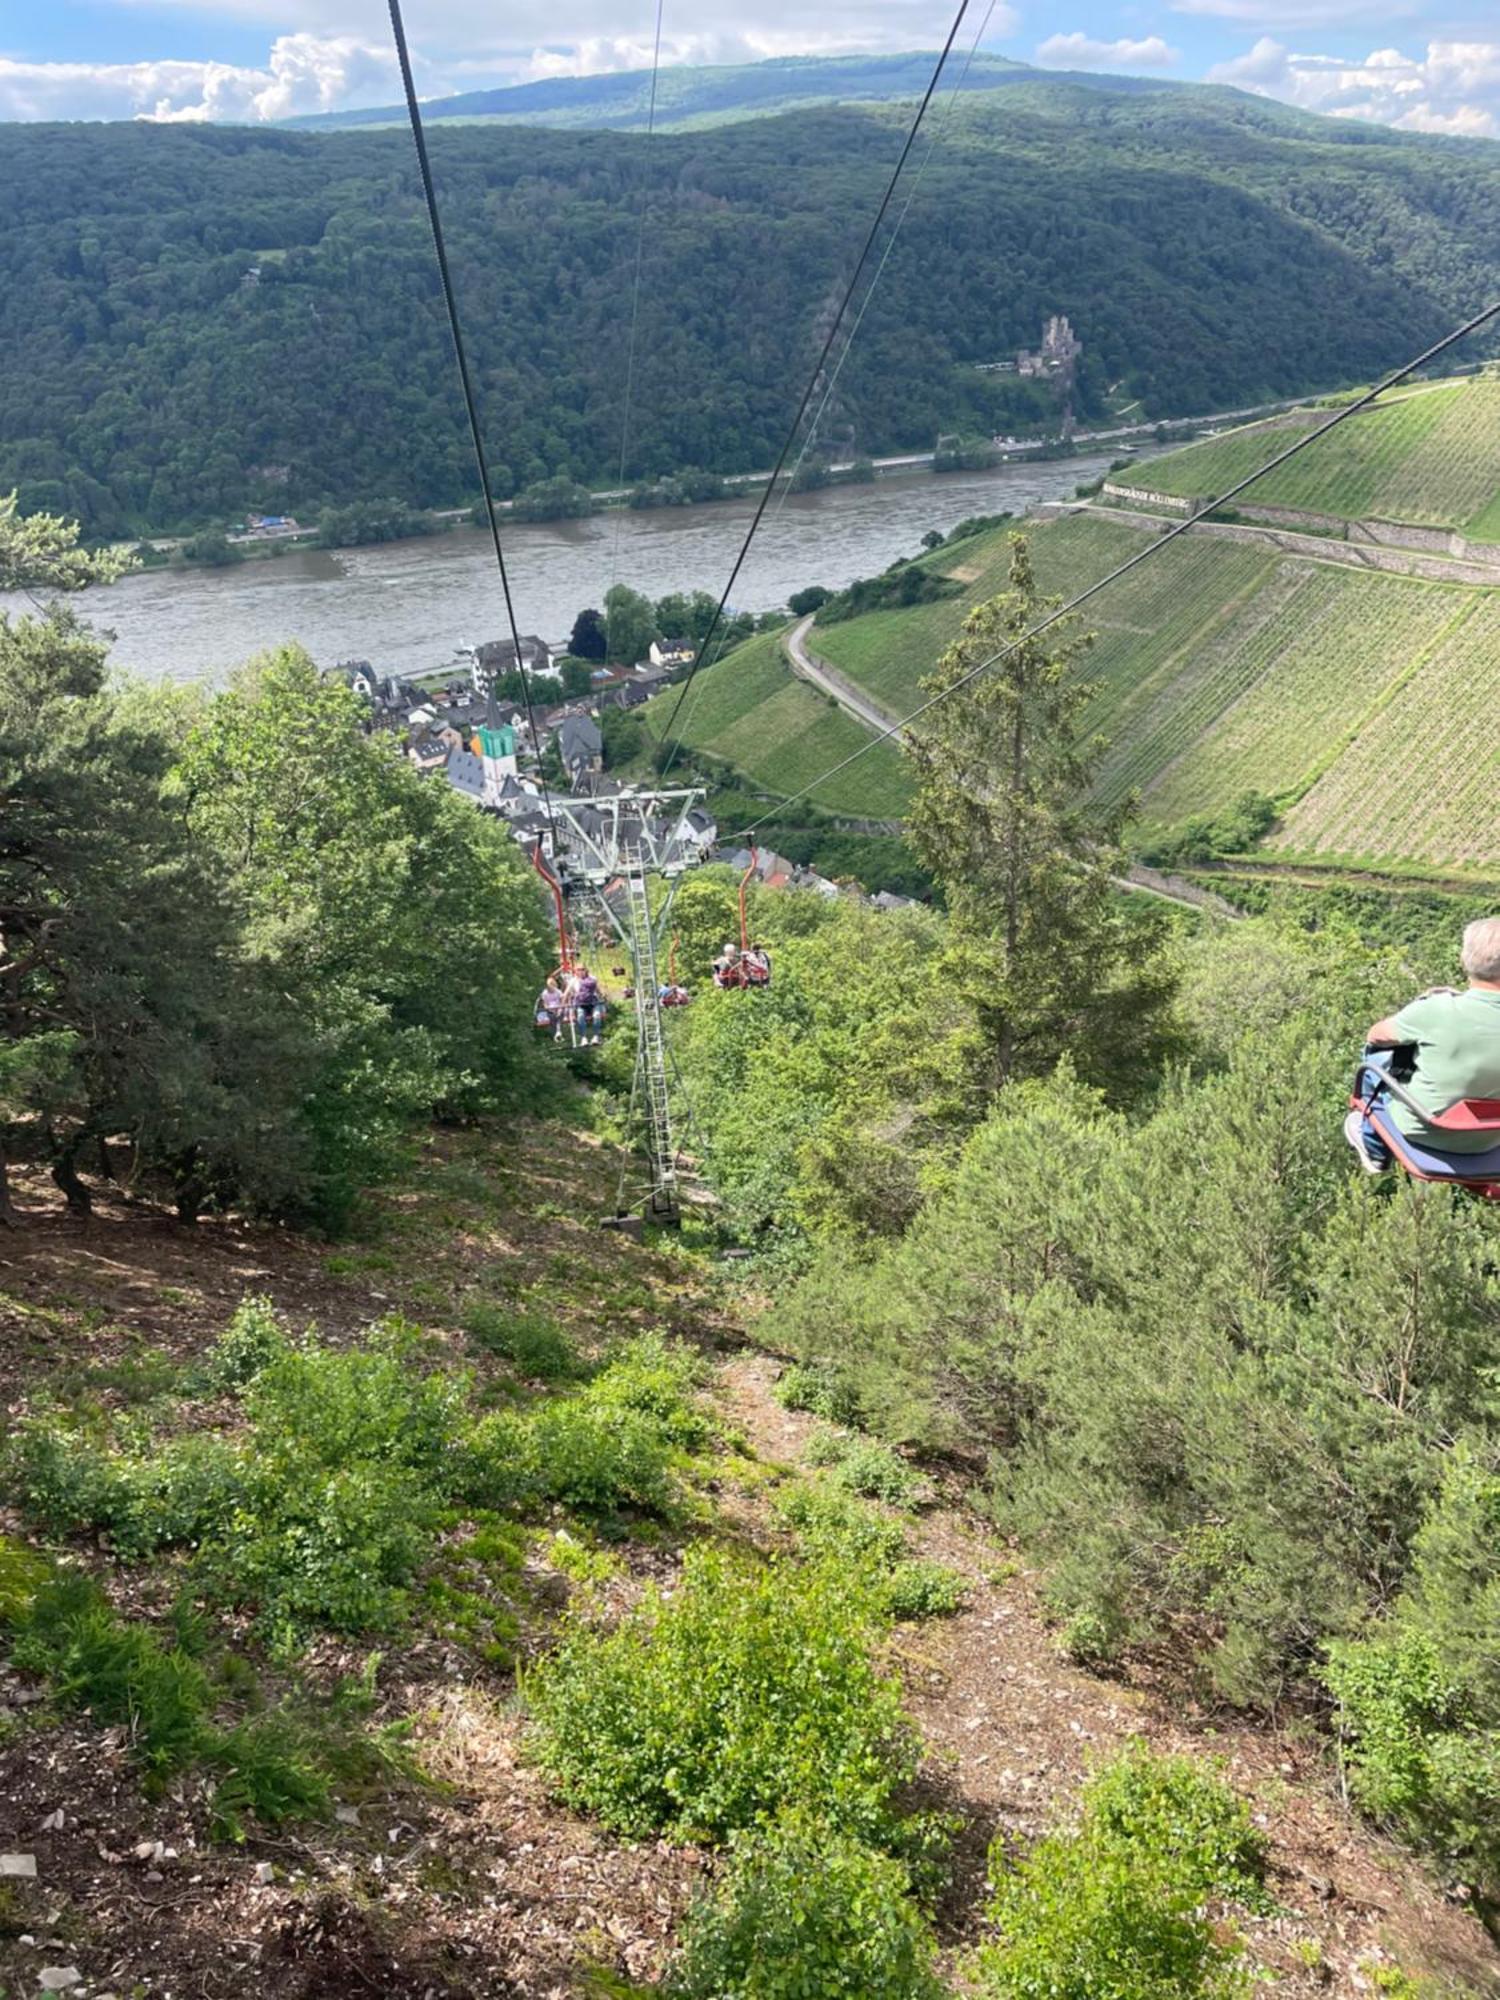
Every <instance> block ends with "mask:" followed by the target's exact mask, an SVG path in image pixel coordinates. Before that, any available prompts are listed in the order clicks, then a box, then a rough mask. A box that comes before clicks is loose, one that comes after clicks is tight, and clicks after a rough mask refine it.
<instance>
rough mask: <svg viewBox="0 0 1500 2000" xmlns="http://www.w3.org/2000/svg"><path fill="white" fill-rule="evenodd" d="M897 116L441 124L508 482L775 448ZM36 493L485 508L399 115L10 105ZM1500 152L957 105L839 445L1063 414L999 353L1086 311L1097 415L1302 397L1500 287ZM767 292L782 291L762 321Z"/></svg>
mask: <svg viewBox="0 0 1500 2000" xmlns="http://www.w3.org/2000/svg"><path fill="white" fill-rule="evenodd" d="M905 116H906V112H905V108H904V107H901V106H894V107H891V106H865V107H859V108H855V107H845V108H842V109H823V110H813V111H806V112H798V113H794V114H790V115H787V116H784V117H780V118H775V119H769V118H768V119H758V120H753V121H750V122H747V123H745V124H741V125H736V126H731V127H727V128H721V129H717V130H704V131H694V132H688V133H682V134H658V135H657V137H656V138H655V139H654V140H653V141H652V142H651V144H650V146H649V147H648V146H646V145H645V144H643V142H642V141H641V140H639V139H638V138H634V137H632V136H630V135H627V134H616V133H590V132H545V131H536V130H518V129H514V128H509V127H506V128H500V129H476V128H473V127H460V128H449V129H440V130H437V131H435V132H434V133H433V135H432V148H433V156H434V162H435V168H436V174H437V179H438V184H439V194H440V197H441V199H442V201H443V204H444V210H445V218H446V226H447V230H448V235H449V242H450V249H451V252H452V257H453V261H454V265H455V269H456V272H457V276H458V283H459V289H460V294H461V303H462V306H463V309H464V312H465V315H466V319H467V332H468V337H469V340H470V343H471V346H472V348H473V352H474V358H475V361H476V365H477V369H478V374H479V380H480V387H481V394H482V399H483V403H484V415H485V419H486V426H487V430H488V433H489V435H490V437H491V439H492V440H494V441H495V443H494V462H493V463H492V465H491V468H490V475H491V482H492V485H493V487H494V489H495V491H496V492H497V493H499V494H500V495H502V496H504V497H509V496H510V495H512V494H514V493H518V492H521V491H523V490H524V489H526V488H528V487H531V486H534V485H535V484H536V483H537V482H539V481H545V480H553V479H565V480H570V481H581V482H583V483H585V484H593V485H596V486H597V485H603V484H610V485H613V484H615V483H617V481H618V478H619V474H620V469H621V468H620V443H621V440H620V423H619V412H620V402H621V393H622V372H621V371H622V368H623V346H624V342H623V340H622V337H621V335H622V328H623V326H624V324H625V322H626V321H627V319H628V317H629V312H630V289H631V275H632V272H633V270H634V260H635V249H636V240H637V221H638V217H639V215H640V213H641V209H642V205H643V204H644V210H645V218H646V229H645V236H644V263H643V273H642V276H643V283H642V292H641V309H640V341H639V355H638V362H637V374H636V383H635V390H634V395H633V399H632V406H633V408H634V410H635V412H636V416H635V421H634V423H633V425H632V436H631V438H630V440H629V448H628V451H627V455H626V465H625V476H626V479H627V481H629V482H643V481H645V482H650V481H655V480H659V479H661V478H663V477H666V476H668V475H672V474H675V473H676V472H678V471H679V470H680V469H681V468H683V467H686V466H694V467H699V468H702V469H703V470H704V471H705V472H708V473H726V472H741V471H747V470H754V469H756V468H759V467H763V466H765V465H768V464H769V463H770V462H771V461H772V459H773V458H774V456H775V452H776V449H777V448H778V446H779V444H780V441H781V436H782V433H783V431H784V428H785V426H786V424H787V422H788V421H789V419H790V416H791V414H792V411H793V409H794V408H795V404H796V399H797V394H798V390H799V387H800V382H801V378H802V375H803V372H804V370H805V368H806V366H807V364H808V360H809V358H810V356H811V354H812V352H813V349H814V346H815V344H816V335H817V330H818V329H819V327H820V326H821V325H822V323H823V322H822V319H821V315H823V314H824V312H825V310H826V309H827V302H828V300H829V299H830V297H832V296H836V293H837V288H838V286H839V285H840V284H841V283H842V282H843V280H844V278H845V277H846V276H847V273H848V270H849V267H850V263H851V260H852V258H853V256H854V253H855V247H856V245H857V244H858V242H859V240H860V238H861V235H862V233H863V228H864V225H865V220H866V218H867V217H868V216H869V215H870V214H871V213H873V211H874V207H875V204H876V201H877V199H878V195H879V192H880V189H881V186H882V185H883V182H884V177H885V175H886V174H887V172H888V170H889V167H890V165H891V163H892V161H893V160H894V157H895V155H896V152H897V150H898V147H899V143H900V134H901V129H902V122H903V120H904V118H905ZM0 231H3V235H4V241H5V244H6V268H7V277H8V283H7V284H6V286H5V287H4V289H3V292H0V343H3V351H4V353H5V357H6V366H5V368H4V370H3V371H0V490H5V489H6V488H8V487H9V486H11V485H12V484H14V485H18V486H19V489H20V505H21V509H22V511H23V512H24V513H32V512H36V511H47V512H51V513H57V514H66V515H68V516H70V517H73V518H77V519H79V520H81V521H82V522H83V524H84V527H85V531H86V533H88V534H89V535H90V536H94V537H107V536H117V535H121V534H125V533H130V532H136V533H138V532H143V531H146V530H153V531H157V532H165V531H170V530H173V529H185V530H186V529H191V528H194V527H198V526H202V525H206V524H210V523H212V524H215V525H219V526H222V525H223V524H224V523H225V522H227V521H229V520H231V519H234V518H237V517H239V516H242V515H243V514H244V513H245V512H246V511H247V510H250V509H265V510H266V511H270V512H278V513H279V512H284V511H287V510H296V511H300V512H303V513H307V514H314V513H316V512H317V511H318V510H320V509H322V508H325V507H347V506H349V505H351V504H352V503H354V502H357V501H360V500H363V499H368V498H371V497H373V496H379V497H381V498H382V499H391V500H395V501H399V502H401V503H404V504H405V505H408V506H440V505H441V506H462V505H468V504H471V503H472V502H473V501H474V499H475V498H476V495H475V491H474V487H475V478H474V472H473V466H472V461H471V458H470V451H469V445H468V442H467V439H466V436H465V432H464V428H463V422H462V415H461V411H460V408H459V405H458V403H457V401H456V398H455V391H454V384H453V379H452V365H451V358H450V351H449V347H448V337H447V333H446V329H445V327H444V325H443V321H442V316H441V307H440V303H439V300H438V297H437V294H436V289H435V283H436V280H435V273H434V269H433V262H432V249H431V241H430V237H429V234H428V230H427V223H426V218H425V215H424V214H423V211H422V206H421V202H420V197H419V190H418V185H417V180H416V174H415V169H414V164H413V159H412V153H411V146H410V140H409V138H408V136H407V135H406V133H404V132H402V131H400V130H382V131H362V132H340V133H330V134H310V133H299V132H288V131H251V130H234V129H229V128H216V127H208V126H199V127H188V126H156V125H149V124H139V125H92V126H89V125H73V126H47V125H41V126H36V125H33V126H17V125H12V126H7V127H0ZM1497 242H1500V153H1497V152H1496V150H1495V149H1493V148H1489V147H1485V146H1482V145H1478V144H1468V145H1464V146H1459V145H1458V144H1456V143H1454V142H1449V141H1443V140H1437V139H1427V138H1421V137H1417V136H1414V135H1405V134H1399V135H1398V134H1396V133H1390V132H1380V133H1376V132H1372V131H1367V130H1361V131H1359V132H1357V133H1356V132H1354V131H1351V130H1349V129H1348V128H1347V127H1341V126H1339V125H1338V124H1337V123H1336V122H1334V121H1328V122H1327V123H1326V125H1325V124H1322V123H1318V122H1315V121H1310V120H1292V119H1290V118H1289V117H1288V116H1287V115H1286V114H1283V113H1281V112H1279V111H1275V110H1272V109H1271V108H1267V107H1257V106H1255V105H1252V104H1249V103H1247V102H1245V101H1243V100H1238V99H1236V98H1234V97H1233V96H1232V95H1230V94H1227V93H1192V92H1185V93H1182V94H1174V95H1171V96H1164V97H1163V96H1148V97H1141V96H1132V95H1129V94H1125V93H1115V92H1111V91H1109V90H1101V89H1086V90H1085V89H1080V88H1078V87H1076V86H1071V85H1068V84H1063V83H1057V84H1050V85H1043V84H1036V85H1031V84H1027V85H1025V86H1024V87H1016V88H1013V89H1011V90H1008V91H1007V92H1005V93H1004V94H1003V98H996V99H976V100H971V101H968V102H966V103H964V104H963V105H961V106H959V107H958V108H957V109H956V110H955V112H954V114H953V115H952V116H951V117H949V118H948V119H947V120H946V121H945V123H944V126H943V130H942V135H941V138H940V140H939V142H938V144H937V146H936V149H935V151H934V153H933V155H932V158H931V161H930V164H929V165H928V167H927V169H926V171H925V172H924V175H923V179H922V182H921V186H920V189H919V191H918V193H917V197H916V200H915V202H914V204H913V207H912V211H911V214H910V217H909V218H908V221H907V224H906V226H905V228H904V229H903V230H902V232H901V234H900V236H899V237H898V238H897V240H896V243H895V246H894V249H893V252H892V254H891V257H890V261H889V265H888V267H887V269H886V271H885V274H884V276H883V278H882V281H881V284H880V287H879V289H878V290H877V291H876V293H875V295H874V298H873V300H872V302H871V305H870V307H869V310H868V312H867V314H866V315H865V318H864V321H863V324H862V326H861V330H860V338H859V341H858V343H857V344H856V345H855V347H854V348H853V350H852V351H851V355H850V359H849V363H848V366H847V367H846V368H845V369H844V370H843V371H842V374H841V376H840V378H839V394H838V397H837V400H836V407H834V408H833V409H831V410H830V412H829V416H828V418H827V420H826V425H825V436H826V438H827V440H828V441H829V443H830V445H832V446H833V447H835V448H836V449H838V450H839V451H841V452H843V451H847V450H851V449H852V450H854V451H856V452H859V453H878V452H882V451H892V450H897V449H902V448H907V447H912V446H918V447H921V446H928V445H931V443H932V442H933V439H934V438H935V437H936V435H937V434H938V433H939V432H940V431H941V432H964V433H977V434H980V435H988V434H989V433H990V432H991V431H995V430H998V429H1002V428H1009V427H1011V426H1013V425H1015V424H1018V423H1024V422H1027V421H1030V420H1035V419H1036V418H1037V417H1038V416H1039V415H1041V416H1044V417H1045V415H1046V411H1045V410H1042V411H1040V412H1039V411H1038V409H1037V407H1036V399H1037V396H1038V395H1039V394H1041V395H1042V396H1043V401H1044V402H1045V401H1046V400H1047V396H1048V394H1050V391H1046V390H1045V389H1044V388H1042V387H1041V386H1040V385H1038V384H1036V383H1034V382H1030V381H1027V382H1022V381H1020V380H1018V378H1017V377H1016V376H1014V375H1005V374H1001V373H996V372H991V371H990V367H989V365H990V364H992V363H995V362H997V361H1003V360H1007V359H1013V358H1014V355H1015V353H1016V350H1017V349H1018V348H1020V347H1021V346H1024V345H1034V344H1035V342H1036V340H1037V338H1038V336H1039V334H1040V331H1041V326H1042V321H1043V319H1044V317H1045V316H1046V315H1047V314H1048V313H1052V312H1065V313H1067V314H1068V315H1070V317H1071V319H1072V321H1073V324H1074V326H1075V328H1076V330H1077V331H1078V333H1079V335H1080V337H1081V338H1082V340H1083V343H1084V351H1083V357H1082V362H1081V364H1080V373H1079V379H1078V383H1077V390H1076V396H1077V403H1078V409H1079V413H1080V414H1081V415H1082V416H1084V417H1088V416H1090V415H1096V414H1099V413H1101V412H1102V410H1103V409H1104V407H1105V397H1106V390H1107V388H1108V387H1110V386H1113V385H1119V387H1120V389H1121V391H1122V393H1123V394H1124V395H1125V396H1126V397H1127V398H1129V399H1139V400H1140V402H1141V405H1142V408H1143V411H1144V413H1145V414H1147V415H1148V416H1158V415H1162V416H1164V415H1176V414H1184V413H1188V412H1193V411H1206V410H1211V409H1216V408H1225V407H1228V406H1232V405H1241V404H1245V403H1249V402H1254V401H1256V400H1258V399H1261V398H1265V397H1279V396H1289V395H1295V394H1303V393H1307V392H1311V391H1314V390H1318V389H1324V388H1331V387H1334V386H1337V385H1339V384H1342V383H1345V382H1347V381H1349V380H1350V379H1351V378H1352V379H1358V378H1361V377H1367V376H1368V375H1370V374H1372V373H1373V372H1375V371H1376V370H1378V369H1381V368H1384V367H1386V366H1388V365H1390V364H1392V363H1394V362H1396V361H1397V360H1399V359H1401V358H1404V357H1405V356H1406V355H1407V354H1409V353H1410V352H1411V351H1412V350H1413V349H1414V348H1415V347H1418V346H1420V345H1421V343H1422V342H1423V341H1424V340H1426V339H1429V338H1431V337H1434V336H1436V335H1437V334H1438V333H1439V332H1440V331H1442V330H1443V328H1444V326H1445V325H1446V324H1447V323H1451V321H1452V320H1453V319H1455V318H1456V317H1457V316H1458V314H1459V313H1460V312H1461V311H1464V310H1468V309H1470V308H1472V306H1473V305H1474V304H1475V303H1476V302H1477V299H1478V295H1479V294H1480V293H1481V292H1487V291H1490V290H1493V282H1492V281H1493V278H1494V275H1495V269H1496V262H1497V253H1496V250H1495V247H1494V246H1495V245H1496V243H1497ZM752 302H753V310H752Z"/></svg>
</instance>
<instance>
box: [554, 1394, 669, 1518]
mask: <svg viewBox="0 0 1500 2000" xmlns="http://www.w3.org/2000/svg"><path fill="white" fill-rule="evenodd" d="M526 1438H527V1449H528V1452H529V1458H528V1462H527V1465H528V1485H529V1488H530V1490H531V1492H532V1493H533V1494H534V1495H535V1496H536V1497H538V1498H540V1499H543V1500H560V1501H562V1502H563V1503H564V1504H565V1505H567V1506H570V1507H580V1508H582V1509H584V1510H585V1511H586V1512H591V1513H605V1512H612V1511H613V1510H615V1509H617V1508H620V1507H639V1508H641V1509H642V1510H643V1511H644V1512H646V1513H654V1514H662V1513H667V1512H669V1511H670V1509H671V1506H672V1500H673V1485H672V1478H671V1464H672V1451H671V1447H670V1445H669V1444H668V1443H667V1442H666V1440H665V1439H664V1438H663V1436H662V1432H661V1430H660V1428H659V1427H658V1425H657V1423H656V1422H655V1420H654V1419H653V1418H651V1417H649V1416H645V1415H643V1414H642V1413H641V1412H640V1411H638V1410H630V1409H611V1408H610V1407H609V1406H608V1405H607V1404H606V1405H604V1406H601V1405H600V1404H599V1403H597V1402H595V1401H593V1400H592V1399H590V1398H588V1397H586V1396H579V1397H571V1398H568V1399H567V1400H565V1401H560V1402H555V1403H545V1404H543V1405H542V1407H541V1408H540V1409H538V1410H537V1411H536V1412H535V1414H534V1415H533V1416H532V1417H531V1419H530V1421H529V1423H528V1425H527V1427H526Z"/></svg>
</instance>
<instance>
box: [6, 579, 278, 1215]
mask: <svg viewBox="0 0 1500 2000" xmlns="http://www.w3.org/2000/svg"><path fill="white" fill-rule="evenodd" d="M166 720H167V717H166V716H164V715H163V714H162V713H161V703H160V701H159V700H157V699H153V698H151V697H148V696H146V695H134V696H130V695H127V696H124V697H118V696H114V695H111V694H110V693H108V692H107V691H106V690H105V688H104V648H103V646H102V644H101V643H100V642H99V641H98V640H96V639H95V638H94V637H93V636H92V635H91V634H89V633H88V632H87V631H86V630H85V629H84V628H82V627H80V626H79V624H78V623H77V621H76V620H75V619H74V618H73V617H72V616H71V614H69V613H67V612H64V611H60V610H55V611H53V612H51V613H50V614H48V615H47V616H46V617H44V618H42V619H23V620H21V621H19V622H18V623H16V624H11V623H9V622H8V621H6V620H3V619H0V773H3V778H0V818H3V821H4V825H5V838H4V842H3V846H0V1121H6V1122H9V1123H10V1124H11V1125H12V1127H14V1124H15V1122H16V1121H18V1120H24V1121H25V1129H26V1130H27V1132H28V1135H29V1137H30V1139H31V1141H32V1143H33V1144H35V1143H38V1142H39V1143H40V1144H41V1145H42V1147H43V1149H44V1153H45V1157H47V1158H48V1159H49V1161H50V1163H51V1166H52V1172H53V1178H54V1179H55V1180H56V1182H57V1184H58V1186H59V1187H61V1188H62V1189H63V1191H64V1193H65V1194H66V1196H67V1199H68V1202H69V1204H70V1206H72V1207H74V1208H75V1209H78V1210H80V1211H86V1210H87V1208H88V1206H89V1200H90V1197H89V1191H88V1187H87V1184H86V1183H85V1182H84V1181H83V1180H82V1178H81V1176H80V1171H79V1169H80V1163H83V1164H85V1165H87V1166H89V1167H92V1166H93V1165H94V1164H95V1161H96V1159H99V1158H101V1157H102V1149H103V1145H104V1141H105V1139H106V1138H107V1137H123V1138H124V1139H125V1140H126V1141H127V1142H128V1146H129V1149H130V1150H129V1156H128V1158H129V1164H130V1167H131V1169H132V1171H134V1172H136V1173H140V1172H143V1171H156V1170H163V1171H165V1172H166V1173H168V1175H169V1176H170V1177H171V1179H172V1180H173V1181H174V1183H175V1184H176V1186H177V1188H178V1191H179V1196H180V1198H181V1200H182V1202H183V1205H184V1206H185V1207H188V1208H195V1207H197V1206H199V1205H201V1203H202V1201H203V1200H204V1199H206V1198H207V1197H208V1195H209V1194H210V1193H215V1192H218V1193H223V1192H225V1191H233V1192H249V1193H251V1194H253V1195H254V1196H257V1197H262V1196H268V1195H284V1194H285V1193H286V1192H287V1190H288V1189H290V1188H294V1187H295V1186H296V1185H297V1183H298V1180H299V1176H300V1173H301V1169H302V1165H303V1160H302V1149H301V1146H300V1140H299V1136H298V1130H297V1122H298V1110H297V1096H298V1091H299V1086H300V1084H301V1083H302V1081H303V1080H304V1076H303V1070H302V1066H301V1065H300V1063H299V1060H298V1053H297V1043H298V1034H297V1027H296V1023H295V1021H294V1020H293V1019H292V1018H291V1017H290V1014H289V1011H288V1009H287V1008H286V1006H285V1005H284V1003H283V1002H282V1001H281V999H280V998H279V996H278V994H277V992H276V991H275V990H274V989H271V988H267V987H263V986H262V985H261V984H260V983H259V981H258V979H257V977H256V975H255V972H254V970H253V968H246V967H243V966H242V965H241V964H240V963H239V957H238V916H239V913H238V909H237V906H236V903H235V900H234V897H233V895H232V893H230V890H229V885H228V884H227V882H226V881H225V879H224V877H223V874H222V872H220V871H218V870H216V869H215V868H214V866H213V863H212V857H211V856H210V855H208V854H206V853H205V852H203V851H202V850H200V849H199V848H198V846H197V845H196V843H195V842H194V841H193V839H192V837H191V831H190V828H189V826H188V824H187V821H186V818H185V816H184V813H183V811H182V807H181V803H180V801H179V800H178V799H177V798H176V797H175V796H174V794H173V790H172V787H171V785H170V783H169V782H168V781H169V778H170V772H171V762H172V756H173V741H174V738H173V734H172V733H170V732H169V730H168V729H167V728H166V727H164V726H163V725H164V723H165V722H166ZM5 1137H6V1134H5V1131H4V1129H3V1124H0V1215H4V1216H5V1218H6V1219H7V1220H13V1219H14V1212H13V1210H12V1209H11V1207H10V1204H9V1201H8V1199H7V1197H6V1191H5V1176H4V1150H5V1148H4V1140H5Z"/></svg>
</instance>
